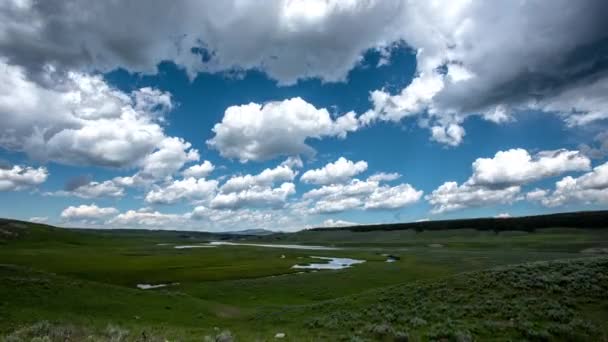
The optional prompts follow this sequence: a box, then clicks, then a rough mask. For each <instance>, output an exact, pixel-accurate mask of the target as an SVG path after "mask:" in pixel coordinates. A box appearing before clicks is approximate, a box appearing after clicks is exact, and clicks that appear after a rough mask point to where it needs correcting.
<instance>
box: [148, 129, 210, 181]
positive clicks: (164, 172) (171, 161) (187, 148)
mask: <svg viewBox="0 0 608 342" xmlns="http://www.w3.org/2000/svg"><path fill="white" fill-rule="evenodd" d="M191 146H192V145H191V144H190V143H189V142H186V141H184V139H182V138H175V137H167V138H164V139H163V140H162V141H160V143H159V144H158V146H157V149H156V151H154V152H152V153H151V154H149V155H147V156H146V157H145V158H144V159H143V160H142V163H141V166H142V169H141V171H140V175H141V176H142V177H144V178H148V177H150V178H153V179H163V178H166V177H169V176H171V175H173V174H174V173H176V172H177V171H178V170H179V169H181V168H182V166H184V164H185V163H187V162H191V161H198V160H199V158H200V156H199V154H198V151H197V150H195V149H192V148H191Z"/></svg>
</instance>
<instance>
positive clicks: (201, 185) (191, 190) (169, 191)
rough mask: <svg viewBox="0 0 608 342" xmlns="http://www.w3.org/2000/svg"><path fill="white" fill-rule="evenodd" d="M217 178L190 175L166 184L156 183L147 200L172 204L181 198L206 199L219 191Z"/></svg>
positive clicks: (148, 201)
mask: <svg viewBox="0 0 608 342" xmlns="http://www.w3.org/2000/svg"><path fill="white" fill-rule="evenodd" d="M217 186H218V182H217V181H216V180H206V179H204V178H198V179H197V178H194V177H189V178H185V179H182V180H173V181H170V182H169V183H168V184H167V185H165V186H159V185H155V186H154V188H153V189H152V190H150V192H148V194H146V197H145V201H146V202H147V203H153V204H172V203H176V202H178V201H181V200H204V199H209V198H211V197H213V196H214V195H215V193H216V191H217Z"/></svg>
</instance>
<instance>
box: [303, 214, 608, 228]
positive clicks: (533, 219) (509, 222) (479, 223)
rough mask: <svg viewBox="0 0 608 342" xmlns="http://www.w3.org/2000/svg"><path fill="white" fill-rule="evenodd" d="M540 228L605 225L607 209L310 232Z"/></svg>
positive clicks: (377, 225)
mask: <svg viewBox="0 0 608 342" xmlns="http://www.w3.org/2000/svg"><path fill="white" fill-rule="evenodd" d="M541 228H586V229H596V228H608V210H602V211H580V212H570V213H559V214H549V215H535V216H520V217H507V218H473V219H458V220H439V221H423V222H410V223H389V224H373V225H357V226H349V227H329V228H323V227H318V228H313V229H311V230H313V231H321V230H323V231H352V232H368V231H383V230H407V229H413V230H417V231H423V230H447V229H476V230H493V231H506V230H522V231H533V230H535V229H541Z"/></svg>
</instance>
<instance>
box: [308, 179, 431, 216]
mask: <svg viewBox="0 0 608 342" xmlns="http://www.w3.org/2000/svg"><path fill="white" fill-rule="evenodd" d="M422 194H423V192H422V191H419V190H416V189H415V188H414V187H413V186H411V185H410V184H407V183H404V184H399V185H396V186H388V185H380V183H379V181H377V180H371V179H367V180H365V181H362V180H359V179H353V180H351V181H350V182H349V183H346V184H332V185H325V186H322V187H320V188H317V189H313V190H310V191H308V192H306V193H305V194H304V195H303V196H302V199H303V202H305V203H308V204H309V205H311V206H312V207H311V209H310V212H312V213H336V212H341V211H346V210H353V209H366V210H371V209H380V210H392V209H398V208H403V207H406V206H408V205H411V204H413V203H416V202H418V201H419V200H420V198H421V197H422Z"/></svg>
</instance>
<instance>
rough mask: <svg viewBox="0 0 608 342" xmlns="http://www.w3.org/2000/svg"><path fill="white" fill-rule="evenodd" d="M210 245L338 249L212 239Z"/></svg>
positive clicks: (334, 248) (336, 248)
mask: <svg viewBox="0 0 608 342" xmlns="http://www.w3.org/2000/svg"><path fill="white" fill-rule="evenodd" d="M209 245H211V246H251V247H266V248H285V249H307V250H324V251H333V250H338V249H340V248H338V247H327V246H309V245H281V244H263V243H237V242H228V241H213V242H210V243H209Z"/></svg>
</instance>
